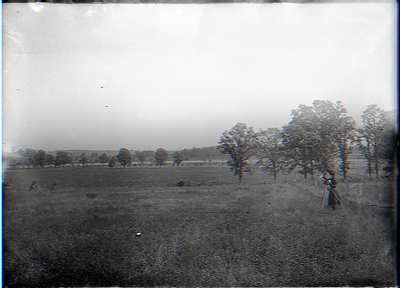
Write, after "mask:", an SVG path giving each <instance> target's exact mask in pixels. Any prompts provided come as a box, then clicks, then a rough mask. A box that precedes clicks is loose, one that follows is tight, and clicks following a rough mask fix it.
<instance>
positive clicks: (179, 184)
mask: <svg viewBox="0 0 400 288" xmlns="http://www.w3.org/2000/svg"><path fill="white" fill-rule="evenodd" d="M176 186H178V187H184V186H185V182H184V181H179V182H178V183H176Z"/></svg>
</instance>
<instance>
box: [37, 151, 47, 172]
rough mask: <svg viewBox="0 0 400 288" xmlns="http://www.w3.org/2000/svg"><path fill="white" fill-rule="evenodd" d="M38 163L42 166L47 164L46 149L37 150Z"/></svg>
mask: <svg viewBox="0 0 400 288" xmlns="http://www.w3.org/2000/svg"><path fill="white" fill-rule="evenodd" d="M37 164H38V165H39V166H40V167H42V168H43V167H44V166H46V151H44V150H38V152H37Z"/></svg>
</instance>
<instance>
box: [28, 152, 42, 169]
mask: <svg viewBox="0 0 400 288" xmlns="http://www.w3.org/2000/svg"><path fill="white" fill-rule="evenodd" d="M25 157H26V159H27V162H28V164H29V165H32V166H33V168H35V166H37V165H39V162H38V152H37V151H36V150H34V149H31V148H28V149H25Z"/></svg>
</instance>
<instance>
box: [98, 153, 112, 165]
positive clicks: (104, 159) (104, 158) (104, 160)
mask: <svg viewBox="0 0 400 288" xmlns="http://www.w3.org/2000/svg"><path fill="white" fill-rule="evenodd" d="M99 161H100V163H102V164H105V163H108V162H109V161H110V158H109V157H108V155H107V153H103V154H101V155H100V156H99Z"/></svg>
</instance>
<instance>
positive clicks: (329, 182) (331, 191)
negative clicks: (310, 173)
mask: <svg viewBox="0 0 400 288" xmlns="http://www.w3.org/2000/svg"><path fill="white" fill-rule="evenodd" d="M328 173H329V174H331V176H332V178H326V177H325V176H322V179H324V184H325V185H326V186H327V187H326V190H327V196H326V197H327V199H326V202H327V206H330V207H332V209H333V210H335V209H336V206H338V205H341V204H342V199H340V195H339V193H338V192H337V191H336V187H337V182H336V180H335V177H334V174H333V173H331V172H329V171H328ZM324 198H325V197H324Z"/></svg>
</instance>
